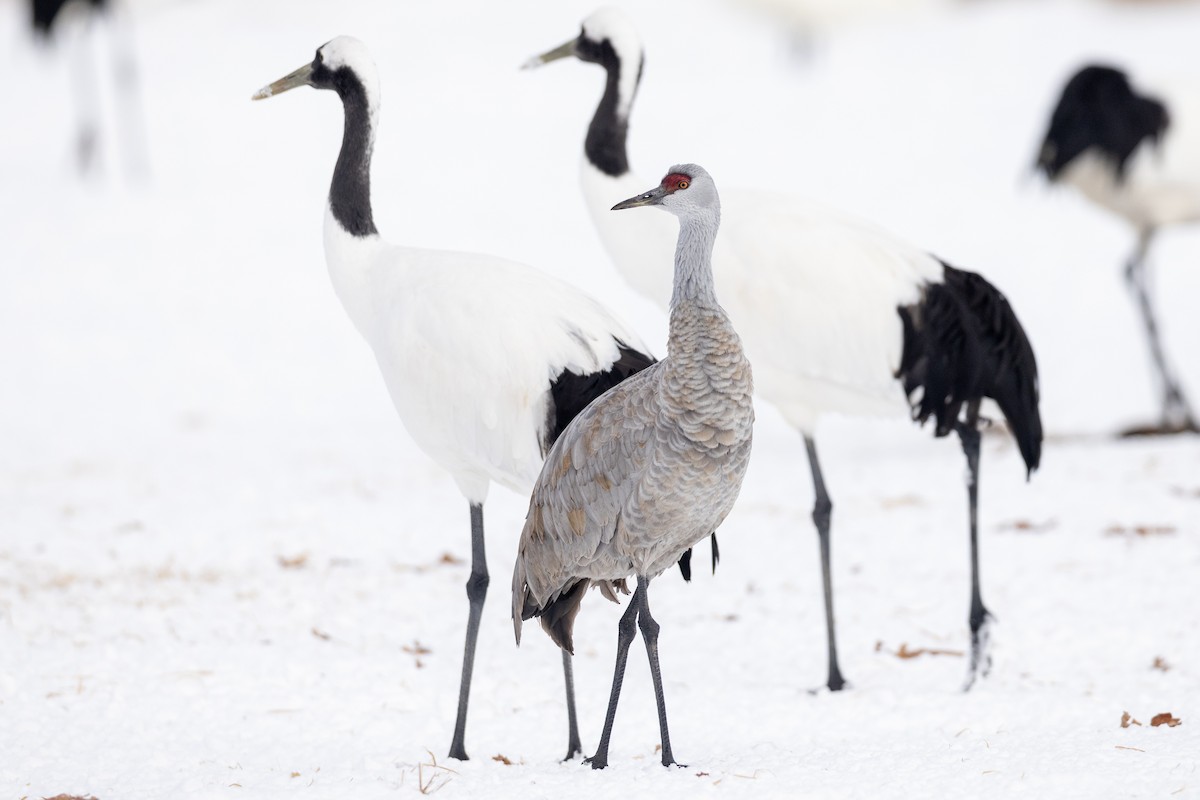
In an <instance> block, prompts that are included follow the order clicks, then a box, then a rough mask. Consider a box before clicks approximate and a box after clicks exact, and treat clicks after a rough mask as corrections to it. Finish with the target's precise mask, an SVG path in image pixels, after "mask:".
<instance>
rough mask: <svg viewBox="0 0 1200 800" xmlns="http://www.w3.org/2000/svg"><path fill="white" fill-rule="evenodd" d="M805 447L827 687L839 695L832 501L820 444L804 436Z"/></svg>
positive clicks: (841, 681)
mask: <svg viewBox="0 0 1200 800" xmlns="http://www.w3.org/2000/svg"><path fill="white" fill-rule="evenodd" d="M804 447H805V449H806V450H808V465H809V466H810V467H812V478H813V489H814V490H815V492H816V498H817V499H816V502H815V503H814V504H813V512H812V519H813V523H814V524H815V525H816V526H817V537H818V538H819V539H820V542H821V580H822V582H823V583H824V586H825V635H826V641H827V644H828V651H829V681H828V683H827V684H826V685H827V686H828V687H829V690H830V691H831V692H837V691H840V690H841V689H842V688H843V687H844V686H845V685H846V681H845V680H844V679H843V678H842V670H841V669H840V668H839V667H838V657H837V641H836V637H835V634H834V623H833V576H832V573H831V571H830V567H829V522H830V517H831V515H832V513H833V502H832V501H831V500H830V499H829V493H828V492H826V491H825V479H824V478H823V477H822V476H821V462H820V461H818V460H817V443H816V442H814V441H813V438H812V437H811V436H805V437H804Z"/></svg>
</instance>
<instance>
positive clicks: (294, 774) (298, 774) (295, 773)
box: [292, 772, 300, 778]
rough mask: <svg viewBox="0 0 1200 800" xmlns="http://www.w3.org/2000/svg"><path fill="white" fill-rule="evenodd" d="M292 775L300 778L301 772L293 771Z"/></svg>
mask: <svg viewBox="0 0 1200 800" xmlns="http://www.w3.org/2000/svg"><path fill="white" fill-rule="evenodd" d="M292 777H293V778H299V777H300V773H299V772H293V773H292Z"/></svg>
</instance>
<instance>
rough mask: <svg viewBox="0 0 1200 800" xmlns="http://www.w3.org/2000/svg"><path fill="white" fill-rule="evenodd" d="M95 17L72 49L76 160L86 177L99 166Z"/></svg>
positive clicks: (81, 32) (80, 170) (98, 94)
mask: <svg viewBox="0 0 1200 800" xmlns="http://www.w3.org/2000/svg"><path fill="white" fill-rule="evenodd" d="M93 16H94V15H93V14H90V13H89V14H88V15H87V21H86V23H85V24H84V25H83V30H81V31H80V32H79V34H78V39H77V41H75V42H74V43H73V44H74V47H71V48H70V49H71V55H70V59H71V90H72V92H73V94H74V95H75V108H76V113H77V115H78V117H79V120H78V125H79V128H78V132H77V133H76V137H75V161H76V165H77V166H78V168H79V173H80V174H81V175H87V174H88V173H89V172H91V171H92V169H93V168H95V167H96V166H97V157H98V152H99V141H100V107H99V103H100V99H99V97H100V87H99V86H98V85H97V82H96V76H95V70H94V69H93V66H92V60H93V59H92V51H93V47H94V43H93V42H92V39H93V32H94V31H95V25H94V20H93Z"/></svg>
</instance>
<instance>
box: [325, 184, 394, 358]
mask: <svg viewBox="0 0 1200 800" xmlns="http://www.w3.org/2000/svg"><path fill="white" fill-rule="evenodd" d="M324 238H325V264H326V266H327V267H328V268H329V279H330V280H331V281H332V282H333V290H334V291H335V292H336V293H337V296H338V299H339V300H341V301H342V308H344V309H345V310H346V313H347V314H348V315H349V316H350V319H351V321H352V322H353V323H354V327H355V328H357V329H358V332H359V333H361V334H362V335H363V336H364V337H365V338H366V339H367V340H368V341H371V331H372V330H374V328H375V326H376V324H377V319H376V306H375V296H374V294H373V292H372V291H371V286H372V277H371V276H372V274H373V273H374V271H375V270H376V269H378V268H379V264H380V259H379V258H378V256H379V254H380V253H381V252H383V251H384V250H386V249H387V244H386V243H385V242H384V241H383V239H382V238H380V236H379V234H371V235H369V236H353V235H351V234H350V233H348V232H347V231H346V229H345V228H343V227H342V226H341V224H340V223H339V222H338V221H337V219H336V218H335V217H334V215H333V209H332V208H331V207H330V205H329V202H328V201H326V203H325V237H324Z"/></svg>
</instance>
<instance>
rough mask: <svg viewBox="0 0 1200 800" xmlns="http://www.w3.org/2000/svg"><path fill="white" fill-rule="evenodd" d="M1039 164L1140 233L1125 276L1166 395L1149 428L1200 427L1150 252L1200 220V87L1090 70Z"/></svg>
mask: <svg viewBox="0 0 1200 800" xmlns="http://www.w3.org/2000/svg"><path fill="white" fill-rule="evenodd" d="M1037 166H1038V169H1040V170H1041V171H1042V172H1043V173H1045V175H1046V177H1047V178H1048V179H1049V180H1051V181H1054V182H1056V183H1063V184H1066V185H1068V186H1074V187H1075V188H1076V189H1078V190H1079V191H1080V192H1081V193H1083V195H1084V196H1085V197H1087V198H1088V199H1089V200H1091V201H1092V202H1093V203H1095V204H1097V205H1098V206H1100V207H1102V208H1105V209H1108V210H1109V211H1111V212H1112V213H1114V214H1116V215H1118V216H1120V217H1122V218H1123V219H1125V220H1126V221H1127V222H1129V224H1130V225H1132V226H1133V228H1134V230H1135V231H1136V232H1137V246H1136V247H1135V248H1134V251H1133V255H1131V256H1130V257H1129V261H1128V262H1126V265H1125V280H1126V282H1127V283H1128V284H1129V289H1130V291H1131V292H1132V293H1133V298H1134V302H1135V303H1136V304H1137V308H1138V312H1139V313H1140V314H1141V316H1142V324H1143V325H1144V326H1145V328H1146V338H1147V339H1148V340H1149V342H1150V355H1151V357H1152V358H1153V359H1154V369H1155V372H1156V373H1157V378H1158V383H1159V388H1160V390H1161V392H1162V413H1161V417H1160V419H1159V424H1158V427H1157V428H1153V429H1150V431H1149V432H1161V433H1175V432H1183V431H1192V432H1196V431H1200V427H1197V423H1196V419H1197V418H1196V415H1195V413H1194V412H1193V411H1192V409H1191V406H1189V405H1188V401H1187V398H1186V397H1185V396H1184V393H1183V385H1182V384H1181V383H1180V381H1179V378H1177V377H1176V376H1175V374H1174V373H1173V372H1172V370H1171V368H1170V366H1169V365H1168V363H1167V357H1166V355H1165V354H1164V352H1163V346H1162V342H1161V341H1160V339H1159V335H1158V320H1157V319H1156V317H1155V313H1154V307H1153V305H1152V304H1151V302H1150V288H1149V282H1150V279H1149V276H1148V275H1147V272H1146V251H1147V250H1148V249H1149V247H1150V241H1151V239H1152V238H1153V237H1154V234H1155V233H1156V232H1157V231H1158V229H1159V228H1163V227H1167V226H1171V225H1179V224H1183V223H1188V222H1198V221H1200V92H1198V91H1196V90H1195V89H1192V91H1190V92H1188V91H1184V90H1182V89H1179V88H1177V89H1176V91H1174V92H1172V91H1170V90H1169V89H1168V88H1167V87H1164V88H1163V89H1161V90H1160V89H1153V90H1147V89H1142V88H1140V87H1139V88H1135V87H1134V86H1133V85H1132V84H1131V83H1130V81H1129V77H1128V76H1127V75H1126V74H1125V73H1124V72H1123V71H1121V70H1119V69H1116V68H1115V67H1110V66H1102V65H1097V64H1091V65H1088V66H1085V67H1083V68H1082V69H1080V70H1079V71H1078V72H1076V73H1075V74H1074V75H1073V76H1072V77H1071V79H1070V80H1069V81H1067V85H1066V86H1065V87H1064V88H1063V91H1062V96H1061V97H1060V98H1059V100H1058V105H1057V106H1056V107H1055V109H1054V113H1053V114H1052V115H1051V117H1050V125H1049V128H1048V129H1047V131H1046V136H1045V139H1043V141H1042V148H1041V151H1040V152H1039V154H1038V161H1037Z"/></svg>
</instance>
